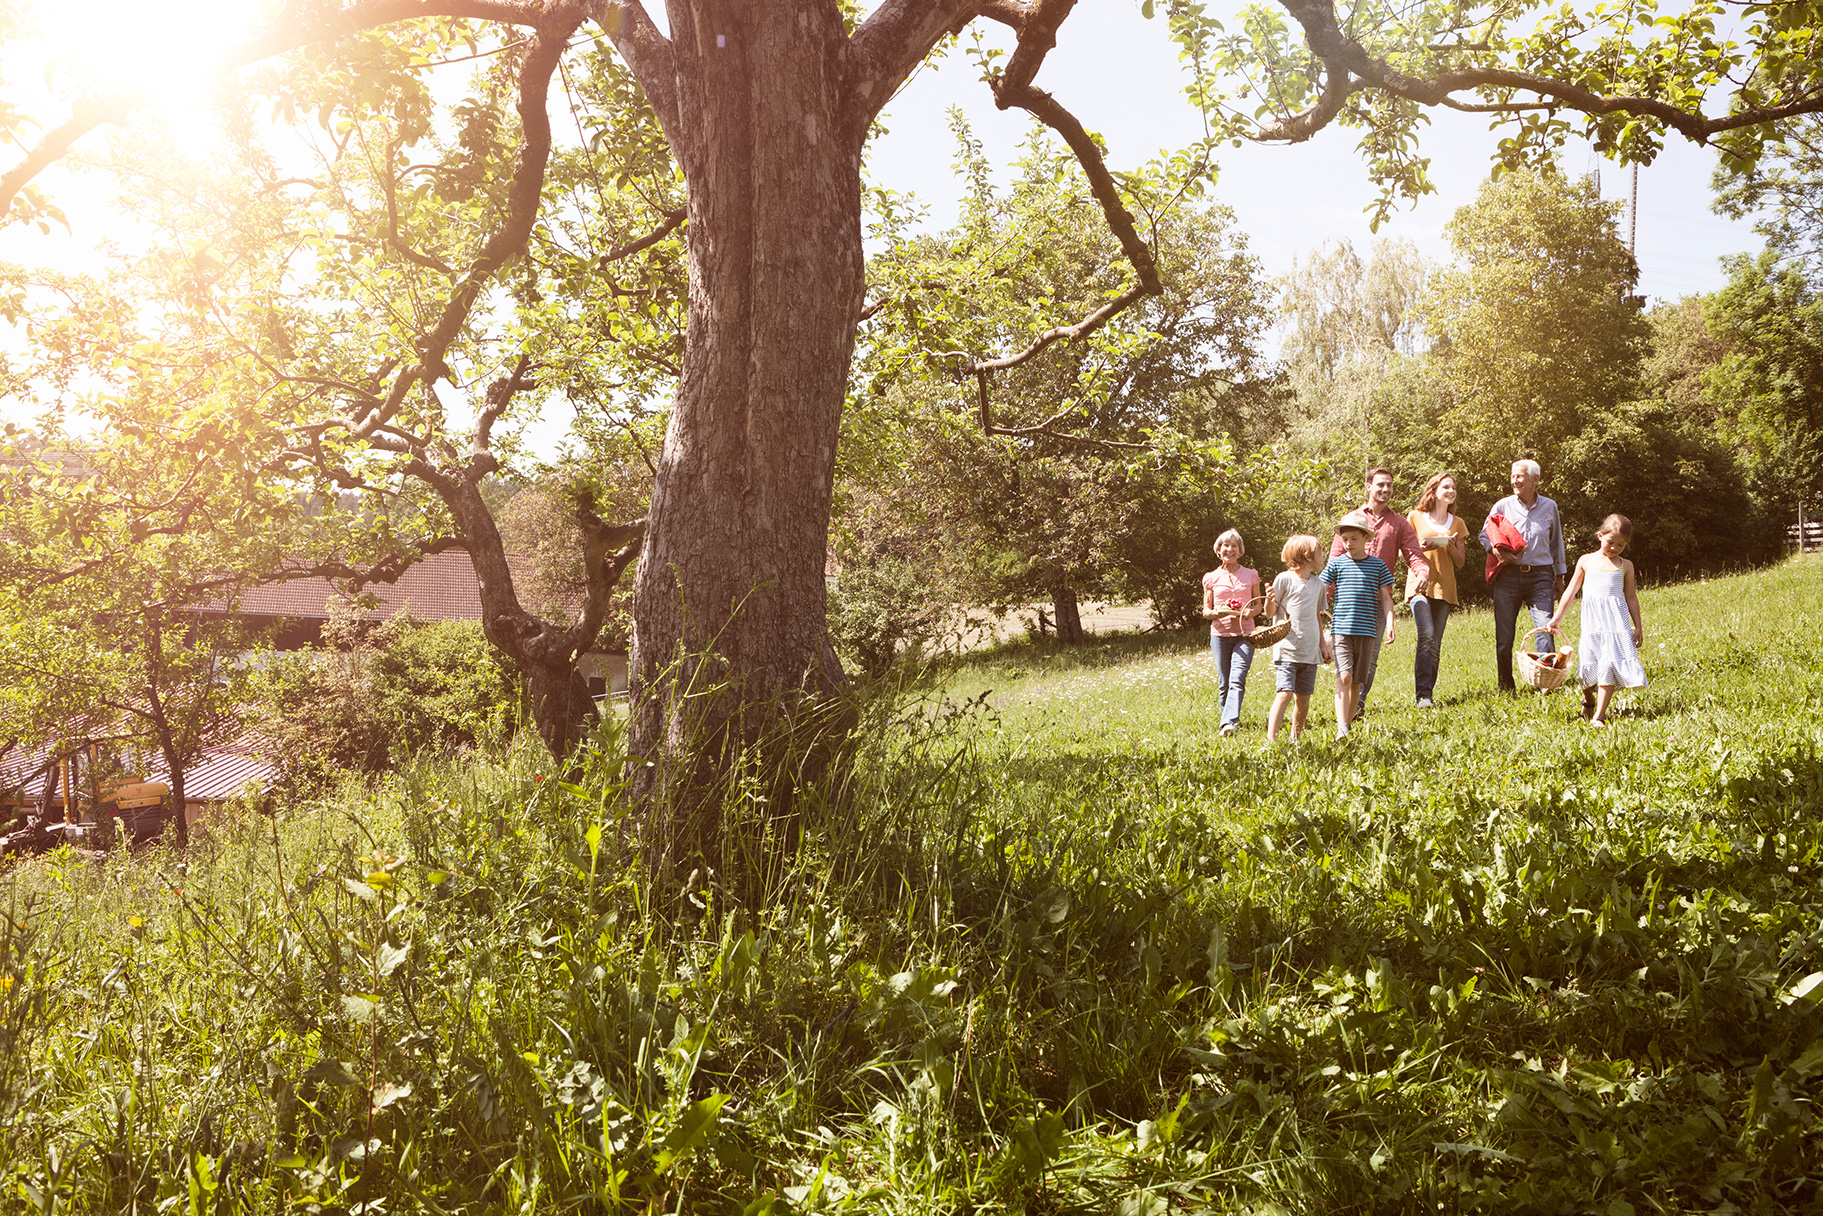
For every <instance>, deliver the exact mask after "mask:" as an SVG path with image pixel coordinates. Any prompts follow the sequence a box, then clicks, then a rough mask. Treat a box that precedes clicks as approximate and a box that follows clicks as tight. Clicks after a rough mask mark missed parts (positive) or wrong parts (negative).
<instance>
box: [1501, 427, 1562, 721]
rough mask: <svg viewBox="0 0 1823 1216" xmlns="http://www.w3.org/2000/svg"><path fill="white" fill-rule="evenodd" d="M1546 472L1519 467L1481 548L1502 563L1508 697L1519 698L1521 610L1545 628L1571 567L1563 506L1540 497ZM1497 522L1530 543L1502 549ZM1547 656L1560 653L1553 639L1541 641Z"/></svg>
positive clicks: (1529, 463)
mask: <svg viewBox="0 0 1823 1216" xmlns="http://www.w3.org/2000/svg"><path fill="white" fill-rule="evenodd" d="M1541 472H1542V470H1540V469H1539V467H1538V462H1537V461H1536V460H1521V461H1518V462H1517V463H1515V464H1514V465H1513V472H1512V475H1511V477H1510V478H1509V482H1510V484H1511V485H1512V487H1513V493H1512V495H1511V496H1510V497H1507V498H1503V499H1501V500H1500V501H1499V502H1497V503H1495V504H1494V509H1493V510H1491V511H1489V512H1488V522H1487V523H1485V524H1483V525H1482V526H1481V546H1482V548H1484V549H1486V550H1487V551H1488V552H1489V553H1492V554H1493V555H1494V556H1495V557H1497V558H1499V559H1500V562H1501V565H1500V569H1499V571H1498V572H1497V573H1496V574H1495V576H1494V666H1495V669H1496V671H1497V672H1498V673H1499V676H1500V690H1501V691H1502V692H1508V693H1512V692H1517V691H1518V689H1517V688H1516V687H1515V685H1514V683H1513V635H1514V633H1515V632H1516V630H1517V626H1518V621H1519V606H1520V605H1521V604H1524V605H1525V606H1526V607H1527V608H1528V609H1530V610H1531V613H1532V624H1533V625H1535V626H1542V625H1543V624H1544V623H1545V622H1547V621H1549V620H1550V619H1551V606H1552V605H1553V604H1554V603H1555V602H1556V601H1557V599H1558V598H1559V597H1560V596H1562V595H1563V582H1564V574H1565V573H1566V572H1567V571H1568V569H1569V566H1568V564H1567V563H1566V562H1565V561H1564V552H1563V517H1562V516H1561V515H1560V514H1558V511H1557V504H1556V503H1555V502H1553V501H1552V500H1551V499H1549V498H1545V497H1544V496H1542V495H1541V494H1539V492H1538V478H1539V476H1540V475H1541ZM1496 517H1499V518H1501V519H1504V520H1506V522H1507V523H1508V524H1510V525H1511V526H1512V527H1513V529H1514V530H1515V531H1517V532H1518V533H1519V535H1520V537H1521V539H1523V540H1524V541H1525V547H1524V548H1523V549H1515V548H1512V547H1511V546H1507V545H1500V544H1496V543H1495V542H1496V540H1497V539H1498V538H1496V537H1495V536H1494V535H1492V529H1493V521H1494V519H1495V518H1496ZM1539 636H1540V638H1541V641H1540V643H1539V648H1540V649H1541V650H1555V649H1556V648H1557V647H1556V644H1555V643H1554V641H1553V640H1552V638H1551V635H1550V634H1541V635H1539Z"/></svg>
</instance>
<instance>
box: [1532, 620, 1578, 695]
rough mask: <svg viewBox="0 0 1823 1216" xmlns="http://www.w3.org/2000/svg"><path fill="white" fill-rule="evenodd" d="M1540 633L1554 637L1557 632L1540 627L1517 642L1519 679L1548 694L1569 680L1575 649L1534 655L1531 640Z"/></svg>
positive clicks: (1572, 647) (1568, 648) (1567, 647)
mask: <svg viewBox="0 0 1823 1216" xmlns="http://www.w3.org/2000/svg"><path fill="white" fill-rule="evenodd" d="M1541 633H1548V634H1550V635H1552V636H1553V637H1555V636H1556V635H1557V630H1555V629H1546V628H1544V627H1543V626H1540V627H1539V628H1537V629H1534V630H1532V632H1530V633H1528V634H1526V635H1525V637H1523V638H1521V639H1520V640H1519V678H1520V679H1522V680H1524V681H1525V682H1526V683H1527V684H1530V685H1531V686H1532V687H1533V688H1536V689H1538V690H1539V691H1541V692H1550V691H1551V690H1552V689H1553V688H1556V687H1558V686H1560V685H1561V684H1562V683H1563V682H1564V681H1565V680H1566V679H1568V678H1569V675H1570V660H1571V659H1573V658H1575V656H1576V647H1574V646H1565V647H1564V648H1563V649H1561V650H1557V651H1547V652H1545V653H1543V654H1538V653H1535V652H1534V651H1533V650H1532V639H1533V638H1535V637H1537V636H1538V635H1539V634H1541Z"/></svg>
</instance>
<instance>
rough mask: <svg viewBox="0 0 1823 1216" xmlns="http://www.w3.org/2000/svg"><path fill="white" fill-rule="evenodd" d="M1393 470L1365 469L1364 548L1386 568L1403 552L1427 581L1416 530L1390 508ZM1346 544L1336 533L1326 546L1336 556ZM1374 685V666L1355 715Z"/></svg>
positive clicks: (1422, 580)
mask: <svg viewBox="0 0 1823 1216" xmlns="http://www.w3.org/2000/svg"><path fill="white" fill-rule="evenodd" d="M1392 498H1393V474H1392V470H1390V469H1369V470H1368V471H1367V501H1366V502H1364V503H1362V504H1361V512H1360V513H1361V514H1363V515H1365V516H1367V519H1368V522H1369V523H1371V524H1372V525H1373V531H1372V532H1371V533H1370V534H1369V535H1368V537H1367V551H1368V552H1369V553H1371V554H1373V555H1374V556H1375V557H1377V558H1379V559H1380V560H1381V561H1383V562H1385V563H1386V568H1387V569H1388V570H1392V569H1395V568H1396V567H1397V565H1398V562H1399V555H1400V554H1402V553H1403V554H1404V555H1405V565H1406V567H1407V568H1408V569H1409V570H1410V571H1411V572H1412V573H1413V574H1415V575H1416V576H1417V578H1418V582H1419V583H1420V584H1424V583H1428V582H1429V581H1430V577H1431V564H1430V562H1428V561H1426V560H1425V558H1424V550H1423V549H1422V548H1420V547H1419V545H1418V534H1417V532H1415V531H1413V530H1412V525H1411V521H1410V520H1408V519H1406V518H1405V516H1403V515H1401V514H1399V513H1398V512H1397V511H1395V510H1393V509H1392V506H1391V503H1392ZM1347 548H1348V546H1347V545H1345V544H1344V543H1343V542H1342V537H1341V535H1340V534H1339V533H1338V534H1337V536H1336V539H1335V543H1334V544H1332V545H1330V547H1329V555H1330V556H1331V557H1334V556H1336V555H1337V554H1338V553H1342V552H1344V551H1345V550H1346V549H1347ZM1373 689H1374V670H1373V669H1371V668H1370V669H1369V670H1368V672H1367V678H1366V680H1364V681H1363V682H1362V684H1361V695H1360V696H1359V697H1358V698H1357V699H1356V701H1355V717H1356V718H1359V717H1360V716H1361V715H1362V714H1363V713H1364V712H1365V711H1366V709H1367V694H1368V693H1370V692H1372V691H1373Z"/></svg>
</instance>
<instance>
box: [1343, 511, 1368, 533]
mask: <svg viewBox="0 0 1823 1216" xmlns="http://www.w3.org/2000/svg"><path fill="white" fill-rule="evenodd" d="M1344 528H1353V529H1355V530H1356V531H1357V532H1360V533H1361V534H1362V535H1363V536H1372V535H1373V534H1374V525H1373V521H1371V520H1369V519H1368V518H1367V513H1366V512H1365V511H1350V512H1349V513H1348V514H1347V515H1344V516H1343V517H1342V518H1341V519H1338V520H1337V521H1336V531H1338V532H1340V531H1341V530H1342V529H1344Z"/></svg>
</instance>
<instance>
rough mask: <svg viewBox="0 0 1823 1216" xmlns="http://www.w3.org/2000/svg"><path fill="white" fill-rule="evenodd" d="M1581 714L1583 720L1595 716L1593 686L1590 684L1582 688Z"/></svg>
mask: <svg viewBox="0 0 1823 1216" xmlns="http://www.w3.org/2000/svg"><path fill="white" fill-rule="evenodd" d="M1582 716H1583V721H1585V722H1587V721H1590V720H1591V719H1593V718H1594V717H1595V686H1594V685H1592V684H1591V685H1587V686H1585V687H1584V688H1583V690H1582Z"/></svg>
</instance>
